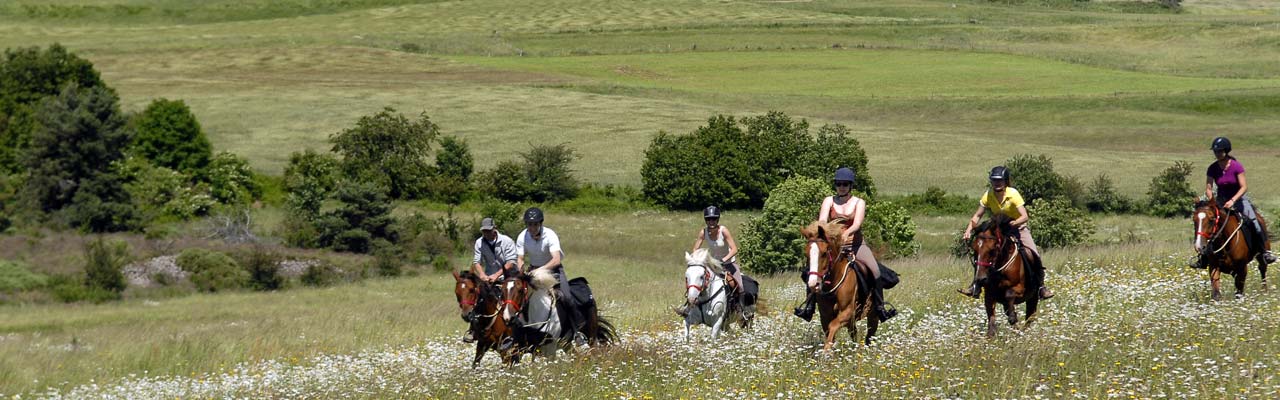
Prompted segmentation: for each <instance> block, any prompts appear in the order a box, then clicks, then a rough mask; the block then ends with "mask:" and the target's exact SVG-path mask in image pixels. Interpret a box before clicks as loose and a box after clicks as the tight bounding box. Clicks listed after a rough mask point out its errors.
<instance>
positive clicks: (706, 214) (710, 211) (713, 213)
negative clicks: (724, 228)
mask: <svg viewBox="0 0 1280 400" xmlns="http://www.w3.org/2000/svg"><path fill="white" fill-rule="evenodd" d="M712 218H720V207H716V206H709V207H707V208H706V209H703V210H702V219H712Z"/></svg>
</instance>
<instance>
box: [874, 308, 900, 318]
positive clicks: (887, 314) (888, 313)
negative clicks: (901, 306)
mask: <svg viewBox="0 0 1280 400" xmlns="http://www.w3.org/2000/svg"><path fill="white" fill-rule="evenodd" d="M876 313H878V314H880V315H879V317H880V322H884V321H888V320H889V319H890V318H893V317H896V316H898V309H897V308H888V309H886V308H884V304H881V305H880V307H878V308H877V310H876Z"/></svg>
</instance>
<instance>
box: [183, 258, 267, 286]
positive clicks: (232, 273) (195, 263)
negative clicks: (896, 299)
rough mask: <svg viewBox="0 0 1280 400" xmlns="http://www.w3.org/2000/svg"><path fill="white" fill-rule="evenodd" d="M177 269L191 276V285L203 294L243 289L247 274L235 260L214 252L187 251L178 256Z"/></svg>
mask: <svg viewBox="0 0 1280 400" xmlns="http://www.w3.org/2000/svg"><path fill="white" fill-rule="evenodd" d="M177 263H178V267H179V268H182V270H184V271H187V272H188V273H190V274H191V283H192V284H195V286H196V288H197V289H200V291H203V292H223V291H228V290H234V289H239V288H243V287H245V286H246V285H247V284H248V283H249V272H247V271H245V270H244V269H242V268H240V265H238V264H236V260H234V259H232V258H231V257H228V256H227V255H226V254H222V253H219V252H216V251H209V250H204V249H195V248H193V249H187V250H183V251H182V253H181V254H179V255H178V260H177Z"/></svg>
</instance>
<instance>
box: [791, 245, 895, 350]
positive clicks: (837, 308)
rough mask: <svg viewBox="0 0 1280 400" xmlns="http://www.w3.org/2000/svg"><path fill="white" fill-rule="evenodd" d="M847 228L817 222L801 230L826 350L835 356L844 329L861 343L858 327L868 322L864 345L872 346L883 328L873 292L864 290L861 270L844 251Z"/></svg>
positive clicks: (810, 281)
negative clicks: (842, 233)
mask: <svg viewBox="0 0 1280 400" xmlns="http://www.w3.org/2000/svg"><path fill="white" fill-rule="evenodd" d="M843 228H844V225H841V224H840V223H838V222H832V223H822V222H817V221H814V222H813V223H811V224H809V226H807V227H804V228H802V229H800V233H801V234H802V235H804V238H805V240H806V241H807V242H808V244H806V245H805V254H806V256H807V257H810V258H809V272H808V273H807V274H808V279H807V280H808V285H809V290H810V291H811V292H813V293H815V294H816V295H817V302H818V313H819V316H820V319H819V320H820V321H821V326H822V334H823V336H824V337H825V339H824V345H823V347H822V349H823V350H824V351H826V352H831V347H832V346H833V345H835V342H836V333H837V332H838V331H839V330H840V328H849V338H850V339H853V340H854V341H857V340H858V327H857V325H856V324H857V322H858V320H861V319H866V320H867V336H866V339H865V340H864V341H863V343H865V344H867V345H870V344H871V337H872V336H875V334H876V329H877V328H879V327H880V319H879V318H876V317H874V316H872V315H871V310H872V307H871V291H870V290H860V288H861V287H864V286H866V285H863V284H862V283H861V280H863V279H864V278H863V274H859V273H858V272H857V271H855V270H854V269H855V268H857V267H856V266H854V265H853V262H854V261H853V259H852V257H849V256H847V255H845V254H842V252H841V251H840V246H841V244H842V243H841V237H840V231H841V230H842V229H843ZM815 249H816V257H814V250H815ZM877 267H878V266H877ZM867 279H869V277H868V278H867Z"/></svg>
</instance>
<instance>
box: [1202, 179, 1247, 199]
mask: <svg viewBox="0 0 1280 400" xmlns="http://www.w3.org/2000/svg"><path fill="white" fill-rule="evenodd" d="M1240 188H1241V189H1243V188H1244V185H1241V186H1240ZM1204 198H1205V199H1208V200H1213V177H1212V176H1208V177H1205V178H1204Z"/></svg>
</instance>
